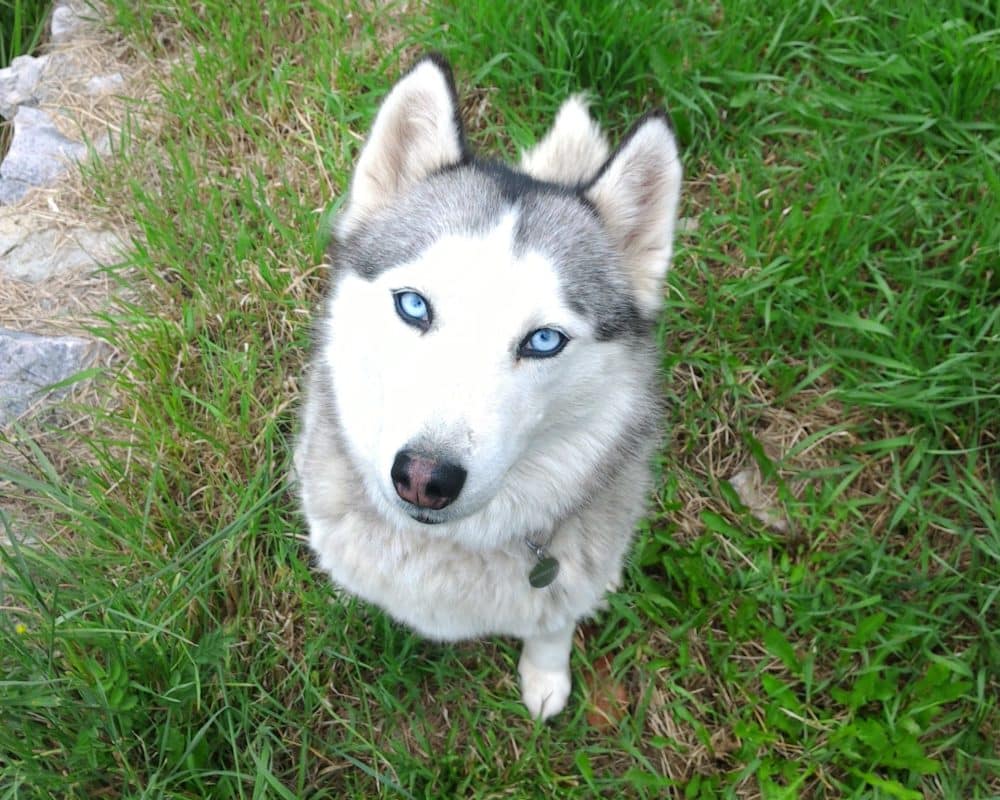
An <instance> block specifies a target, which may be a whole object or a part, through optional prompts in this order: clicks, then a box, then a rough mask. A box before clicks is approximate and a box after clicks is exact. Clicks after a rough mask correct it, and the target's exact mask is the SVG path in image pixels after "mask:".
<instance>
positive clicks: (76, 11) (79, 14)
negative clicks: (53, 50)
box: [49, 2, 88, 44]
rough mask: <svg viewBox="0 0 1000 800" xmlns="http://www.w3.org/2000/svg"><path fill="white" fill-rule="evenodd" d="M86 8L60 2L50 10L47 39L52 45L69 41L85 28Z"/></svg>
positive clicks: (76, 4)
mask: <svg viewBox="0 0 1000 800" xmlns="http://www.w3.org/2000/svg"><path fill="white" fill-rule="evenodd" d="M86 13H87V6H86V5H81V4H78V3H73V2H60V3H58V4H57V5H56V7H55V8H54V9H53V10H52V22H51V24H50V27H49V38H50V40H51V41H52V42H53V43H54V44H62V43H64V42H69V41H71V40H72V39H73V38H74V37H75V36H76V35H77V34H78V33H79V32H80V31H81V30H82V29H83V28H85V27H86V26H87V23H88V19H87V17H86Z"/></svg>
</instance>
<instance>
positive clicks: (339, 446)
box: [294, 55, 681, 719]
mask: <svg viewBox="0 0 1000 800" xmlns="http://www.w3.org/2000/svg"><path fill="white" fill-rule="evenodd" d="M680 189H681V164H680V158H679V154H678V148H677V144H676V141H675V138H674V135H673V132H672V130H671V127H670V124H669V122H668V119H667V117H666V115H665V113H663V112H662V111H653V112H650V113H648V114H647V115H646V116H644V117H643V118H642V119H640V120H639V121H638V122H637V123H636V124H635V125H634V127H633V128H632V129H631V130H630V132H629V133H628V134H627V135H626V136H625V137H624V139H623V140H622V142H621V144H619V146H618V147H617V149H616V150H614V152H610V150H609V146H608V144H607V142H606V140H605V137H604V135H603V134H602V133H601V131H600V129H599V128H598V126H597V125H596V123H594V121H593V120H592V119H591V117H590V114H589V111H588V109H587V106H586V103H585V101H584V99H583V98H582V97H580V96H574V97H571V98H570V99H568V100H567V101H566V102H565V103H564V104H563V106H562V107H561V108H560V110H559V112H558V114H557V116H556V119H555V122H554V124H553V127H552V129H551V130H550V131H549V132H548V133H547V134H546V135H545V137H544V138H543V139H542V140H541V141H540V142H539V143H538V144H537V145H536V146H535V147H534V148H533V149H531V150H530V151H529V152H527V153H525V154H524V155H523V158H522V160H521V164H520V166H519V167H517V168H515V167H512V166H508V165H505V164H502V163H498V162H494V161H489V160H482V159H480V158H477V157H476V156H475V155H474V154H473V153H472V151H471V149H470V147H469V145H468V143H467V142H466V136H465V132H464V129H463V125H462V121H461V114H460V109H459V101H458V97H457V94H456V90H455V84H454V81H453V78H452V72H451V68H450V66H449V64H448V63H447V61H446V60H445V59H444V58H442V57H441V56H438V55H429V56H425V57H423V58H422V59H420V60H419V61H417V62H416V63H415V64H414V65H413V66H412V67H411V69H410V70H409V71H408V72H406V73H405V74H404V75H403V76H402V77H401V78H400V79H399V80H398V82H397V83H396V84H395V86H394V87H393V88H392V89H391V90H390V92H389V94H388V95H387V96H386V97H385V99H384V100H383V102H382V104H381V106H380V108H379V110H378V113H377V115H376V118H375V121H374V124H373V126H372V128H371V131H370V134H369V136H368V138H367V140H366V142H365V144H364V146H363V148H362V151H361V155H360V157H359V159H358V161H357V164H356V169H355V172H354V175H353V177H352V180H351V185H350V189H349V193H348V197H347V201H346V203H345V205H344V206H343V208H342V210H341V211H340V213H339V215H338V216H337V218H336V220H335V222H334V224H333V228H334V230H333V236H332V244H331V248H330V257H329V261H330V275H331V282H330V283H331V285H330V289H329V294H328V296H327V299H326V303H325V307H324V308H323V310H322V312H321V313H320V314H319V315H318V318H317V321H316V324H315V345H314V352H313V355H312V358H311V362H310V365H309V367H308V369H307V376H308V377H307V380H306V384H305V386H306V389H305V401H304V403H303V406H302V414H301V421H300V431H299V434H298V437H297V441H296V445H295V456H294V463H295V467H294V470H295V473H296V479H297V485H298V492H299V495H300V500H301V506H302V509H303V512H304V516H305V519H306V522H307V524H308V528H309V542H310V545H311V548H312V550H313V551H314V553H315V555H316V558H317V560H318V563H319V565H320V566H321V567H322V569H323V570H324V571H326V572H327V573H329V575H330V576H331V577H332V579H333V581H334V582H335V583H336V584H338V585H339V586H340V587H342V588H343V589H345V590H347V591H348V592H350V593H352V594H354V595H356V596H358V597H360V598H363V599H364V600H366V601H369V602H371V603H374V604H376V605H377V606H380V607H381V608H382V609H384V610H385V611H386V612H388V613H389V614H390V615H391V616H392V617H394V618H395V619H396V620H398V621H400V622H402V623H405V624H406V625H408V626H411V627H412V628H413V629H415V630H416V631H418V632H419V633H420V634H422V635H424V636H426V637H429V638H432V639H436V640H442V641H453V640H461V639H470V638H479V637H484V636H490V635H503V636H510V637H516V638H518V639H521V640H523V648H522V651H521V656H520V661H519V665H518V672H519V674H520V687H521V699H522V701H523V703H524V705H525V706H526V707H527V709H528V711H529V712H530V713H531V715H532V716H534V717H535V718H540V719H547V718H549V717H551V716H552V715H554V714H556V713H558V712H559V711H561V710H562V709H563V708H564V706H565V705H566V702H567V699H568V697H569V693H570V686H571V681H570V669H569V659H570V651H571V649H572V642H573V633H574V628H575V626H576V624H577V622H578V621H579V620H581V619H583V618H586V617H588V616H589V615H591V614H593V613H594V612H595V610H597V609H599V608H600V607H601V605H602V602H603V598H604V596H605V592H606V591H608V590H609V589H612V590H613V589H614V588H616V587H617V586H618V584H619V581H620V578H621V572H622V568H623V561H624V559H625V557H626V554H627V551H628V549H629V545H630V542H631V539H632V536H633V531H634V528H635V526H636V523H637V522H638V520H639V519H640V518H641V516H642V515H643V513H644V510H645V507H646V503H647V498H648V495H649V493H650V491H651V484H652V477H651V465H650V461H651V458H652V455H653V452H654V451H655V449H656V448H657V446H658V444H659V442H660V431H661V406H662V402H661V394H662V392H661V388H660V385H659V380H660V372H659V355H658V352H657V348H656V345H655V342H654V329H655V326H656V320H657V316H658V314H659V312H660V309H661V304H662V297H663V281H664V276H665V274H666V272H667V268H668V265H669V263H670V257H671V250H672V246H673V234H674V227H675V223H676V218H677V206H678V202H679V198H680Z"/></svg>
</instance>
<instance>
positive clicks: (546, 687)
mask: <svg viewBox="0 0 1000 800" xmlns="http://www.w3.org/2000/svg"><path fill="white" fill-rule="evenodd" d="M517 671H518V672H519V673H520V674H521V702H522V703H524V705H525V706H527V708H528V711H530V712H531V716H533V717H535V719H543V720H544V719H548V718H549V717H551V716H553V715H555V714H558V713H559V712H560V711H562V710H563V709H564V708H565V707H566V700H567V699H568V698H569V688H570V678H569V669H561V670H554V671H553V670H547V669H539V668H538V667H536V666H535V665H534V664H532V663H531V662H530V661H528V660H527V659H525V658H524V657H523V656H522V658H521V663H520V664H518V667H517Z"/></svg>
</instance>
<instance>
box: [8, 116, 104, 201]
mask: <svg viewBox="0 0 1000 800" xmlns="http://www.w3.org/2000/svg"><path fill="white" fill-rule="evenodd" d="M86 154H87V146H86V145H85V144H82V143H81V142H74V141H73V140H72V139H67V138H66V137H65V136H63V135H62V134H61V133H60V132H59V130H58V128H56V126H55V123H54V122H53V121H52V117H50V116H49V114H48V113H47V112H45V111H42V110H41V109H38V108H32V107H30V106H20V107H19V108H18V109H17V114H16V115H15V116H14V138H13V140H12V141H11V144H10V150H9V151H8V152H7V157H6V158H5V159H4V160H3V163H0V205H2V204H10V203H15V202H17V201H18V200H20V199H21V198H22V197H24V195H25V194H27V193H28V190H29V189H31V188H32V187H35V186H44V185H45V184H47V183H50V182H51V181H53V180H55V178H56V177H57V176H58V175H59V174H60V173H62V172H64V171H65V170H66V169H67V168H68V166H69V162H71V161H75V160H79V159H82V158H83V157H84V156H85V155H86Z"/></svg>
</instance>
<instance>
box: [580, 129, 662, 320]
mask: <svg viewBox="0 0 1000 800" xmlns="http://www.w3.org/2000/svg"><path fill="white" fill-rule="evenodd" d="M680 194H681V162H680V156H679V155H678V152H677V142H676V140H675V139H674V134H673V132H672V131H671V130H670V125H669V123H668V122H667V117H666V114H664V113H663V112H657V113H653V114H649V115H647V116H646V117H644V118H643V119H641V120H640V121H639V122H638V123H637V124H636V125H635V127H634V128H632V130H631V131H630V132H629V133H628V135H627V136H626V137H625V140H624V141H623V142H622V144H621V146H620V147H619V148H618V150H617V151H616V152H615V153H614V154H613V155H612V156H611V158H610V159H609V160H608V162H607V163H606V164H605V165H604V167H603V168H602V169H601V172H600V173H599V174H598V176H597V177H596V178H595V179H594V181H593V183H591V185H590V186H589V187H587V189H586V190H585V191H584V196H585V197H586V198H587V199H588V200H590V202H592V203H593V204H594V207H595V208H596V209H597V213H598V214H599V215H600V217H601V219H602V220H603V221H604V223H605V225H606V226H607V229H608V231H609V232H610V234H611V236H612V239H613V240H614V242H615V244H616V245H617V247H618V249H619V252H621V253H622V256H623V261H624V264H625V267H626V269H627V270H628V272H629V275H630V277H631V279H632V285H633V287H634V289H635V293H636V297H637V298H638V301H639V309H640V311H642V312H643V313H644V314H646V315H649V316H654V315H655V314H656V313H657V312H658V311H659V309H660V305H661V304H662V301H663V278H664V276H665V275H666V274H667V268H668V267H669V266H670V255H671V251H672V249H673V241H674V227H675V224H676V222H677V206H678V203H679V202H680Z"/></svg>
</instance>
